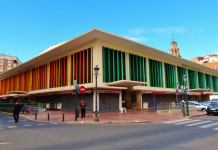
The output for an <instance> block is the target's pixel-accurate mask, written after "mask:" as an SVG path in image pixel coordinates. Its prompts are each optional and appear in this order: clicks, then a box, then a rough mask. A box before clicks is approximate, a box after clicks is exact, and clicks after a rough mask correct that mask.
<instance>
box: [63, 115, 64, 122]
mask: <svg viewBox="0 0 218 150" xmlns="http://www.w3.org/2000/svg"><path fill="white" fill-rule="evenodd" d="M63 122H64V114H63Z"/></svg>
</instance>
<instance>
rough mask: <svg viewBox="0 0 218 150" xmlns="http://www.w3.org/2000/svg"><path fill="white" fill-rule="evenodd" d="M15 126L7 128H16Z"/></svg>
mask: <svg viewBox="0 0 218 150" xmlns="http://www.w3.org/2000/svg"><path fill="white" fill-rule="evenodd" d="M16 127H17V126H8V128H16Z"/></svg>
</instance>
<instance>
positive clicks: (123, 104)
mask: <svg viewBox="0 0 218 150" xmlns="http://www.w3.org/2000/svg"><path fill="white" fill-rule="evenodd" d="M123 110H124V111H125V112H126V114H127V111H126V101H125V100H123V101H122V108H121V114H123Z"/></svg>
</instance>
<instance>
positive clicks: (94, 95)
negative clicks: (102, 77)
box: [93, 91, 95, 112]
mask: <svg viewBox="0 0 218 150" xmlns="http://www.w3.org/2000/svg"><path fill="white" fill-rule="evenodd" d="M93 112H95V91H94V92H93Z"/></svg>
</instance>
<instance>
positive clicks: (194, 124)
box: [185, 121, 212, 127]
mask: <svg viewBox="0 0 218 150" xmlns="http://www.w3.org/2000/svg"><path fill="white" fill-rule="evenodd" d="M209 122H212V121H202V122H197V123H193V124H188V125H185V126H189V127H190V126H196V125H199V124H204V123H209Z"/></svg>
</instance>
